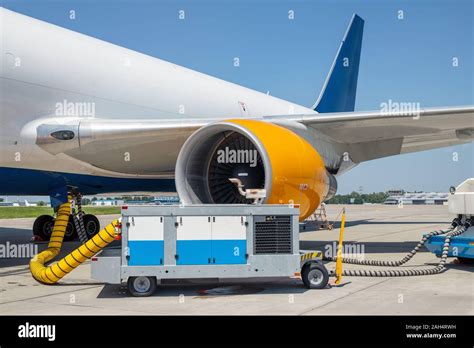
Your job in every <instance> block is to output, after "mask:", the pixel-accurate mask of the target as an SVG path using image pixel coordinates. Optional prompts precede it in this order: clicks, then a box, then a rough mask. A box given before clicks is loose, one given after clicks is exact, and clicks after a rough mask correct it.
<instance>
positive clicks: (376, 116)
mask: <svg viewBox="0 0 474 348" xmlns="http://www.w3.org/2000/svg"><path fill="white" fill-rule="evenodd" d="M255 119H256V120H262V117H260V118H255ZM263 120H265V121H267V122H272V123H276V124H279V125H281V126H283V127H288V128H290V129H291V128H294V126H295V125H296V126H298V125H299V127H301V126H303V127H305V128H308V130H310V131H313V132H314V133H315V137H316V138H322V140H324V141H325V142H326V143H329V144H332V145H334V147H335V148H336V149H337V150H338V153H341V154H342V153H343V152H348V153H349V156H350V159H351V160H352V161H353V162H354V163H360V162H364V161H369V160H372V159H376V158H382V157H386V156H392V155H398V154H402V153H409V152H415V151H422V150H429V149H434V148H438V147H444V146H450V145H456V144H464V143H468V142H470V141H472V140H473V139H474V107H473V106H468V107H456V108H438V109H424V110H420V112H419V115H415V116H413V115H407V114H404V113H398V114H397V113H395V114H394V113H392V114H390V115H386V114H384V113H383V112H381V111H372V112H340V113H324V114H306V115H280V116H264V117H263ZM53 121H55V122H53ZM216 121H217V120H215V119H214V120H211V119H194V120H181V121H180V122H177V121H176V120H120V121H119V120H103V119H102V120H101V119H91V120H82V121H80V122H79V123H74V124H71V125H68V126H67V127H66V126H65V125H64V123H63V122H60V123H59V124H58V123H57V120H56V119H54V120H50V121H48V120H43V123H42V124H41V125H40V126H39V127H37V125H36V124H35V127H37V131H38V133H37V134H38V138H37V139H36V143H37V144H38V145H39V146H40V147H42V148H43V149H44V150H46V151H48V152H50V153H52V154H58V153H61V152H63V153H65V154H67V155H69V156H72V157H74V158H76V159H78V160H81V161H83V162H86V163H89V164H92V165H93V166H96V167H99V168H102V169H105V170H110V171H115V172H123V173H140V174H150V175H155V174H156V173H163V172H168V171H169V172H170V173H171V171H172V168H173V167H174V164H175V161H176V157H177V156H178V153H179V150H180V149H181V146H182V145H183V143H184V142H185V141H186V139H187V138H188V137H189V136H190V135H191V134H192V133H193V132H194V131H196V130H197V129H199V128H200V127H202V126H205V125H207V124H209V123H212V122H216ZM63 129H69V130H72V131H74V132H76V133H77V134H79V135H80V136H79V137H78V138H77V139H75V140H72V141H70V142H67V144H65V143H64V141H63V140H58V139H55V138H53V137H51V136H50V135H51V134H52V133H53V132H55V131H57V130H63ZM35 133H36V132H35ZM117 153H120V154H124V153H130V154H131V155H132V156H134V160H133V161H130V162H124V161H123V158H122V157H121V156H118V155H117ZM157 159H159V161H158V160H157Z"/></svg>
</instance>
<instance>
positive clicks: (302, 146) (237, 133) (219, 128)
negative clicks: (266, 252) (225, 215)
mask: <svg viewBox="0 0 474 348" xmlns="http://www.w3.org/2000/svg"><path fill="white" fill-rule="evenodd" d="M175 173H176V188H177V191H178V194H179V196H180V198H181V200H182V201H183V203H185V204H199V203H217V204H225V203H228V204H239V203H251V201H250V200H248V199H247V198H246V197H244V196H243V195H242V194H241V193H239V190H238V188H237V186H236V185H235V184H234V183H232V182H231V181H230V180H229V179H230V178H237V179H239V180H240V182H241V183H242V184H243V186H244V188H246V189H265V190H266V198H265V200H264V203H268V204H288V203H291V202H293V203H294V204H299V206H300V220H303V219H305V218H306V217H308V216H309V215H310V214H311V213H312V212H314V210H315V209H316V208H317V207H318V206H319V204H320V203H321V201H322V200H324V199H326V198H328V197H329V196H331V195H333V194H334V193H335V190H336V180H335V178H334V177H333V176H332V175H331V174H329V173H328V172H327V171H326V168H325V165H324V162H323V160H322V158H321V156H320V155H319V153H318V152H317V151H316V150H315V149H314V148H313V147H312V146H311V145H310V144H309V143H308V142H307V141H306V140H305V139H303V138H302V137H301V136H299V135H297V134H295V133H294V132H292V131H290V130H288V129H286V128H284V127H281V126H278V125H275V124H272V123H268V122H264V121H256V120H228V121H223V122H218V123H213V124H210V125H208V126H205V127H202V128H201V129H199V130H197V131H196V132H195V133H194V134H193V135H191V137H189V139H188V140H187V141H186V143H185V144H184V145H183V147H182V149H181V151H180V153H179V156H178V160H177V163H176V171H175Z"/></svg>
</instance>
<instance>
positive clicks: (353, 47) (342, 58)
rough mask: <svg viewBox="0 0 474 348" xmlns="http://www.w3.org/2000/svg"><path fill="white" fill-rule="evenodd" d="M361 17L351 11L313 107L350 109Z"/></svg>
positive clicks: (357, 59) (354, 83) (318, 108)
mask: <svg viewBox="0 0 474 348" xmlns="http://www.w3.org/2000/svg"><path fill="white" fill-rule="evenodd" d="M363 31H364V20H363V19H362V18H360V17H359V16H358V15H356V14H354V15H353V16H352V19H351V23H350V24H349V27H348V28H347V31H346V34H345V35H344V39H343V40H342V42H341V46H339V50H338V51H337V55H336V58H335V59H334V62H333V63H332V66H331V70H330V71H329V74H328V76H327V78H326V82H325V83H324V87H323V89H322V90H321V94H320V95H319V98H318V100H317V102H316V103H315V104H314V106H313V109H314V110H315V111H317V112H321V113H324V112H347V111H354V105H355V98H356V90H357V76H358V75H359V61H360V49H361V45H362V34H363Z"/></svg>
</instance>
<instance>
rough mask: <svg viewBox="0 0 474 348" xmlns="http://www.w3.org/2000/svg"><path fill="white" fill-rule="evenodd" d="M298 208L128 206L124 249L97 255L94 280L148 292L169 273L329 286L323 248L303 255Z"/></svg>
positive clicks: (137, 293) (174, 276)
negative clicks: (291, 279)
mask: <svg viewBox="0 0 474 348" xmlns="http://www.w3.org/2000/svg"><path fill="white" fill-rule="evenodd" d="M298 217H299V209H298V207H294V206H291V205H228V204H226V205H191V206H128V207H127V206H126V207H123V208H122V229H121V248H106V249H104V250H102V251H101V252H100V253H99V254H97V255H96V256H95V257H93V258H92V267H91V272H92V278H93V279H96V280H99V281H101V282H105V283H109V284H121V283H122V282H125V281H126V282H127V284H128V289H129V291H130V293H131V294H132V295H134V296H149V295H151V294H152V293H153V292H154V291H155V290H156V288H157V286H158V285H159V284H160V283H161V282H162V281H163V280H166V279H218V280H219V281H225V280H230V279H232V280H235V279H244V278H267V277H268V278H276V277H285V278H286V277H294V276H298V275H301V278H302V280H303V283H304V285H305V286H306V287H307V288H310V289H320V288H324V287H326V285H327V283H328V280H329V275H328V271H327V270H326V268H325V266H324V264H323V263H322V262H321V259H322V256H323V255H322V252H320V251H314V252H307V253H300V251H299V221H298Z"/></svg>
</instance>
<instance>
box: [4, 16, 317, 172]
mask: <svg viewBox="0 0 474 348" xmlns="http://www.w3.org/2000/svg"><path fill="white" fill-rule="evenodd" d="M0 17H1V28H2V35H1V36H0V40H2V41H1V44H0V46H1V49H2V54H1V91H2V93H1V118H0V120H1V127H0V167H8V168H28V169H35V170H44V171H56V172H69V173H78V174H89V175H98V176H118V177H132V176H133V177H137V175H138V176H139V175H140V173H135V174H133V175H131V174H124V173H120V171H107V170H103V169H101V168H99V167H100V166H92V165H90V164H89V163H86V162H84V161H80V160H77V159H74V158H71V157H68V156H65V155H62V154H59V155H54V154H51V153H49V152H47V151H45V150H43V149H42V148H40V147H39V146H37V145H36V143H35V141H36V134H34V127H33V128H32V127H27V125H31V124H33V125H36V124H39V123H40V122H41V121H36V120H38V119H40V118H50V117H64V119H65V120H71V119H77V118H91V117H94V118H100V119H108V120H115V119H117V120H124V119H127V120H130V119H137V120H140V119H141V120H143V119H153V120H159V119H166V120H169V119H176V120H182V121H183V122H184V123H185V122H186V120H189V119H199V118H203V119H216V120H218V119H228V118H239V117H261V116H263V115H283V114H292V113H295V114H303V113H304V114H311V113H315V111H313V110H312V109H310V108H306V107H303V106H300V105H296V104H294V103H291V102H288V101H285V100H282V99H278V98H275V97H272V96H269V95H266V94H264V93H260V92H257V91H254V90H251V89H248V88H245V87H242V86H238V85H236V84H233V83H229V82H226V81H223V80H220V79H217V78H214V77H211V76H209V75H205V74H202V73H199V72H196V71H193V70H190V69H187V68H183V67H180V66H177V65H175V64H172V63H169V62H165V61H163V60H160V59H157V58H154V57H150V56H147V55H144V54H141V53H138V52H135V51H132V50H129V49H126V48H123V47H119V46H116V45H113V44H110V43H107V42H104V41H101V40H98V39H95V38H92V37H89V36H86V35H83V34H79V33H76V32H73V31H70V30H67V29H64V28H61V27H58V26H55V25H51V24H48V23H46V22H42V21H39V20H35V19H32V18H30V17H27V16H23V15H20V14H17V13H15V12H12V11H9V10H6V9H3V8H0ZM68 106H71V107H68ZM32 129H33V131H32ZM175 152H176V151H174V152H173V153H175ZM158 160H159V159H158ZM166 160H167V161H168V162H169V163H173V161H174V159H170V158H168V159H166ZM165 169H166V171H168V170H172V169H173V168H165Z"/></svg>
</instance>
